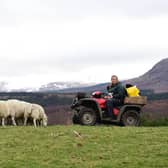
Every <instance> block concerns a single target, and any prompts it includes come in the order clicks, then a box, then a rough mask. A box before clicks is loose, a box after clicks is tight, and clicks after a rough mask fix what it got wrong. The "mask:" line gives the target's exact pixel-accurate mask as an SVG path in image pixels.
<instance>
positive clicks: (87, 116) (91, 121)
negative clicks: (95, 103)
mask: <svg viewBox="0 0 168 168" xmlns="http://www.w3.org/2000/svg"><path fill="white" fill-rule="evenodd" d="M96 122H97V115H96V113H95V111H94V110H93V109H91V108H87V107H83V108H82V109H81V110H80V113H79V124H81V125H88V126H91V125H95V124H96Z"/></svg>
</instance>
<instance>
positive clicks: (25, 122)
mask: <svg viewBox="0 0 168 168" xmlns="http://www.w3.org/2000/svg"><path fill="white" fill-rule="evenodd" d="M26 125H27V117H24V126H26Z"/></svg>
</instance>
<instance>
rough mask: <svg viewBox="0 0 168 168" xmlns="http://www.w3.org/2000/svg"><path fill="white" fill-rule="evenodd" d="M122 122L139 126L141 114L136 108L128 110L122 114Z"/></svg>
mask: <svg viewBox="0 0 168 168" xmlns="http://www.w3.org/2000/svg"><path fill="white" fill-rule="evenodd" d="M121 123H122V124H123V125H124V126H139V125H140V114H139V113H138V112H137V111H136V110H128V111H126V112H124V114H123V115H122V117H121Z"/></svg>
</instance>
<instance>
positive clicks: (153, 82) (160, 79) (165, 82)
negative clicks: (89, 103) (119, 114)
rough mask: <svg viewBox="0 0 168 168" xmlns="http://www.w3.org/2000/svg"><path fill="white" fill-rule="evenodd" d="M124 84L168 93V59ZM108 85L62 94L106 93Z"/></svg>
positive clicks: (75, 89)
mask: <svg viewBox="0 0 168 168" xmlns="http://www.w3.org/2000/svg"><path fill="white" fill-rule="evenodd" d="M122 83H123V84H126V83H131V84H133V85H137V86H138V87H139V88H140V89H141V90H153V92H155V93H163V92H168V58H166V59H163V60H161V61H160V62H158V63H157V64H156V65H154V66H153V68H152V69H151V70H149V71H148V72H146V73H145V74H143V75H141V76H139V77H137V78H133V79H129V80H125V81H122ZM107 85H108V83H102V84H98V85H94V86H90V87H80V88H72V89H63V90H61V91H60V92H80V91H81V92H91V91H95V90H100V91H105V89H106V86H107Z"/></svg>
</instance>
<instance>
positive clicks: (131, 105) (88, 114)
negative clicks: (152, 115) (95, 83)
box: [71, 76, 146, 126]
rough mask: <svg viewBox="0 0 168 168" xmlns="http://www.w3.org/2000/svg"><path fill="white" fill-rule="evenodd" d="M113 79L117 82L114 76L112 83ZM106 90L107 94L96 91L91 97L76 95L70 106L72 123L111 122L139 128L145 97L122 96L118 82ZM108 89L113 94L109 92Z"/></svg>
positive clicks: (82, 94)
mask: <svg viewBox="0 0 168 168" xmlns="http://www.w3.org/2000/svg"><path fill="white" fill-rule="evenodd" d="M113 78H116V79H117V81H118V78H117V77H116V76H112V82H113V80H114V79H113ZM112 84H113V83H112ZM110 87H111V88H110ZM107 89H108V92H109V93H108V94H106V93H102V92H99V91H97V92H94V93H92V95H91V96H86V94H85V93H78V94H77V96H76V97H75V99H74V100H73V103H72V105H71V108H72V109H73V123H74V124H81V125H95V124H96V123H97V122H101V121H111V122H115V123H120V124H122V125H124V126H139V124H140V114H141V109H142V107H143V106H144V105H145V104H146V97H142V96H136V97H126V95H123V91H125V90H122V86H121V84H120V83H119V82H116V84H114V86H109V87H108V88H107ZM110 89H111V90H112V91H113V92H110ZM122 96H123V97H122Z"/></svg>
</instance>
